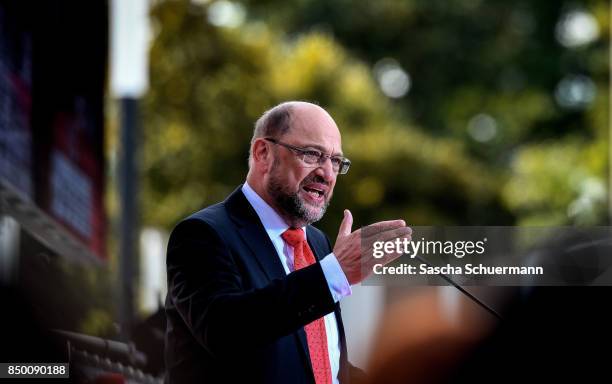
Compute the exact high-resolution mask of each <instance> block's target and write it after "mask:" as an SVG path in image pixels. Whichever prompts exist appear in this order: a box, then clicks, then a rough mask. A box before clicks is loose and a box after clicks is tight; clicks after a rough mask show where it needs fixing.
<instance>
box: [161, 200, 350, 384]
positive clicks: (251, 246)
mask: <svg viewBox="0 0 612 384" xmlns="http://www.w3.org/2000/svg"><path fill="white" fill-rule="evenodd" d="M307 239H308V243H309V244H310V247H311V248H312V250H313V253H314V254H315V256H316V257H317V259H320V258H322V257H324V256H325V255H327V254H329V253H330V252H331V245H330V242H329V239H328V238H327V237H326V236H325V234H324V233H323V232H321V231H320V230H318V229H316V228H314V227H312V226H308V227H307ZM166 263H167V268H168V296H167V297H166V316H167V320H168V323H167V324H168V325H167V330H166V350H165V356H166V369H167V375H166V381H167V382H169V383H234V382H240V383H251V384H255V383H266V384H269V383H283V384H285V383H287V384H294V383H295V384H298V383H314V376H313V373H312V367H311V364H310V357H309V354H308V344H307V342H306V333H305V332H304V328H303V327H304V325H306V324H308V323H310V322H311V321H313V320H315V319H317V318H320V317H322V316H324V315H326V314H328V313H330V312H332V311H334V312H335V314H336V319H337V321H338V328H339V329H338V331H339V337H340V340H341V359H340V360H341V362H340V373H339V376H340V380H341V382H342V383H343V384H344V383H347V382H348V380H349V377H348V374H349V372H348V370H349V364H348V362H347V354H346V343H345V337H344V329H343V326H342V318H341V316H340V306H339V305H338V304H335V303H334V301H333V299H332V296H331V294H330V292H329V288H328V286H327V282H326V280H325V277H324V274H323V270H322V269H321V266H320V264H319V263H318V262H317V263H315V264H313V265H311V266H308V267H306V268H303V269H301V270H299V271H295V272H293V273H290V274H289V275H287V274H286V273H285V271H284V269H283V266H282V264H281V262H280V260H279V257H278V254H277V252H276V250H275V248H274V246H273V245H272V242H271V241H270V238H269V237H268V235H267V233H266V231H265V229H264V227H263V225H262V224H261V222H260V220H259V217H258V216H257V213H256V212H255V210H254V209H253V208H252V206H251V205H250V203H249V202H248V201H247V199H246V197H245V196H244V194H243V193H242V191H241V190H240V188H238V189H237V190H235V191H234V192H233V193H232V194H231V195H230V196H229V197H228V198H227V199H226V200H225V201H223V202H222V203H219V204H216V205H213V206H210V207H208V208H205V209H203V210H201V211H199V212H197V213H195V214H193V215H191V216H189V217H188V218H186V219H185V220H183V221H181V222H180V223H179V224H178V225H177V226H176V227H175V228H174V230H173V231H172V234H171V236H170V241H169V244H168V254H167V261H166Z"/></svg>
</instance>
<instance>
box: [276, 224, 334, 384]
mask: <svg viewBox="0 0 612 384" xmlns="http://www.w3.org/2000/svg"><path fill="white" fill-rule="evenodd" d="M281 237H282V238H283V240H285V241H286V242H287V244H289V245H290V246H292V247H293V265H294V266H295V267H294V270H296V271H297V270H298V269H300V268H304V267H307V266H309V265H311V264H314V262H315V257H314V254H313V253H312V250H311V249H310V247H309V246H308V242H307V241H306V240H305V239H304V231H303V230H302V229H301V228H289V229H288V230H286V231H285V232H283V234H282V235H281ZM304 329H305V330H306V339H307V340H308V351H309V352H310V361H311V363H312V370H313V371H314V377H315V382H316V383H317V384H331V367H330V365H329V354H328V353H327V334H326V333H325V320H323V318H322V317H321V318H318V319H317V320H315V321H313V322H312V323H310V324H307V325H306V326H305V327H304Z"/></svg>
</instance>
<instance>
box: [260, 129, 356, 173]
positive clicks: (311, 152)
mask: <svg viewBox="0 0 612 384" xmlns="http://www.w3.org/2000/svg"><path fill="white" fill-rule="evenodd" d="M264 140H267V141H269V142H271V143H274V144H276V145H280V146H283V147H285V148H287V149H290V150H292V151H293V152H295V154H297V156H298V157H299V158H300V160H302V161H303V162H304V163H306V164H308V165H316V166H321V165H323V164H324V163H325V160H327V159H328V158H329V159H330V160H331V163H332V169H333V170H334V172H336V173H339V174H341V175H345V174H346V173H347V172H348V170H349V168H350V166H351V161H350V160H349V159H347V158H346V157H342V156H332V155H327V154H325V153H323V152H321V151H317V150H316V149H305V148H300V147H294V146H293V145H289V144H286V143H282V142H280V141H278V140H276V139H273V138H271V137H265V138H264Z"/></svg>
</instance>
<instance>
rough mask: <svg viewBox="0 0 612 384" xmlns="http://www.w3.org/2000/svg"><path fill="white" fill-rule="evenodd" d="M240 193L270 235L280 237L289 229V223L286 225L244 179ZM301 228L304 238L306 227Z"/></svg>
mask: <svg viewBox="0 0 612 384" xmlns="http://www.w3.org/2000/svg"><path fill="white" fill-rule="evenodd" d="M242 193H244V196H245V197H246V199H247V200H248V202H249V203H250V204H251V205H252V206H253V209H255V212H256V213H257V216H259V220H261V223H262V224H263V226H264V228H265V229H266V232H267V233H268V235H269V236H270V237H276V236H278V237H280V236H281V235H282V234H283V232H285V231H286V230H287V229H289V225H287V223H286V222H285V220H283V218H282V217H280V215H279V214H278V213H277V212H276V211H275V210H274V208H272V207H271V206H270V205H268V203H266V202H265V200H264V199H262V198H261V196H259V195H258V194H257V192H255V190H254V189H253V188H251V186H250V185H249V183H248V182H246V181H245V182H244V184H243V185H242ZM302 230H303V231H304V238H306V227H302Z"/></svg>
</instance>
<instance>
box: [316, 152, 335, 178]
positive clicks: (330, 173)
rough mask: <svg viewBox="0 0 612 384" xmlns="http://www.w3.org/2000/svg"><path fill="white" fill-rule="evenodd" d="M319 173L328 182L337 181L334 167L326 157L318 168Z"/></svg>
mask: <svg viewBox="0 0 612 384" xmlns="http://www.w3.org/2000/svg"><path fill="white" fill-rule="evenodd" d="M317 173H318V174H319V175H321V176H323V178H325V181H327V182H331V181H333V180H335V179H336V172H335V171H334V166H333V165H332V162H331V159H330V158H329V157H326V158H325V160H324V161H323V163H322V164H319V166H318V167H317Z"/></svg>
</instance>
